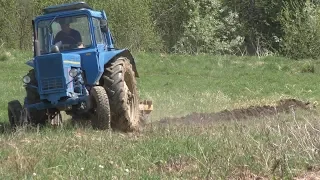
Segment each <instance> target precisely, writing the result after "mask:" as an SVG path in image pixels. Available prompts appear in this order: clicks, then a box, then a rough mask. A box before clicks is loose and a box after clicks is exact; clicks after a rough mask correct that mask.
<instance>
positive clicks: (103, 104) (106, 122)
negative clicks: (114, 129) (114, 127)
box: [90, 86, 111, 130]
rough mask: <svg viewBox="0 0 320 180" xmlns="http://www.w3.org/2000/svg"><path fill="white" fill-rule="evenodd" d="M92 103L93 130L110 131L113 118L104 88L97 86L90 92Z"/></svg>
mask: <svg viewBox="0 0 320 180" xmlns="http://www.w3.org/2000/svg"><path fill="white" fill-rule="evenodd" d="M90 92H91V93H90V94H91V98H90V99H91V103H92V109H93V112H92V117H91V125H92V128H93V129H98V130H105V129H109V127H110V122H111V116H110V105H109V99H108V95H107V93H106V90H105V89H104V88H103V87H102V86H95V87H93V88H92V89H91V90H90Z"/></svg>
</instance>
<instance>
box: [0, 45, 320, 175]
mask: <svg viewBox="0 0 320 180" xmlns="http://www.w3.org/2000/svg"><path fill="white" fill-rule="evenodd" d="M11 54H12V55H11V56H10V57H9V59H8V60H6V61H1V62H0V67H1V71H0V82H1V84H0V89H1V90H2V91H1V92H2V93H1V94H0V121H1V122H7V121H8V120H7V102H8V101H10V100H12V99H19V100H22V99H23V97H24V95H25V92H24V89H23V87H22V81H21V79H22V77H23V75H25V74H26V73H27V71H28V69H29V67H27V66H26V65H24V63H25V62H26V60H27V59H29V58H31V54H29V53H23V52H19V51H11ZM135 57H136V61H137V66H138V67H137V68H138V71H139V74H140V78H139V79H138V85H139V91H140V97H141V99H150V100H153V103H154V108H155V110H154V111H153V112H152V114H151V117H150V119H149V120H150V121H158V120H160V119H161V118H164V117H174V116H183V115H186V114H190V113H191V112H218V111H221V110H224V109H233V108H238V107H248V106H250V105H264V104H273V103H275V102H276V101H278V100H280V99H281V98H297V99H300V100H308V101H311V102H317V101H318V99H319V98H320V91H319V86H318V82H319V80H320V76H319V74H320V61H318V60H314V61H308V60H304V61H293V60H289V59H285V58H281V57H263V58H261V59H258V58H256V57H233V56H209V55H198V56H182V55H161V54H149V53H137V54H135ZM309 67H313V69H314V72H310V71H309V70H308V69H309ZM319 129H320V124H319V122H318V116H317V114H316V113H308V112H304V111H296V112H294V113H291V114H287V115H284V114H281V115H279V116H277V117H270V118H254V119H251V120H246V121H239V122H221V121H220V122H215V123H212V124H206V125H205V126H197V127H190V126H169V127H166V128H160V127H157V126H152V127H148V128H146V130H145V131H144V132H143V133H140V134H121V133H116V132H109V131H106V132H99V131H93V130H92V129H91V128H90V127H88V128H77V127H71V126H68V125H67V126H65V127H64V128H62V129H51V128H49V127H48V128H45V129H41V130H37V129H33V130H24V129H20V130H19V131H18V132H16V133H8V132H5V133H3V134H0V179H191V178H198V179H205V178H208V179H216V178H221V179H226V178H228V177H240V176H241V175H242V174H244V173H252V174H255V175H260V176H264V177H269V178H272V177H278V178H281V179H285V178H288V179H290V178H292V177H293V176H295V175H296V174H299V173H301V172H304V171H306V169H307V167H310V166H314V167H317V166H318V165H319V163H320V161H319V154H318V152H319V147H320V141H319V138H320V136H319Z"/></svg>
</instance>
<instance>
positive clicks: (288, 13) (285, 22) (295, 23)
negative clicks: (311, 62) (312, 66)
mask: <svg viewBox="0 0 320 180" xmlns="http://www.w3.org/2000/svg"><path fill="white" fill-rule="evenodd" d="M290 6H294V7H295V8H293V9H292V8H290ZM301 9H302V10H301ZM281 24H282V27H283V29H284V33H285V35H284V36H283V39H282V42H281V44H282V53H283V54H284V55H285V56H288V57H291V58H294V59H302V58H317V57H319V55H320V44H319V43H320V8H319V7H318V6H316V5H314V4H312V3H310V2H308V1H307V2H306V4H305V6H304V7H303V8H301V5H300V4H287V5H286V6H285V8H284V10H283V13H282V15H281Z"/></svg>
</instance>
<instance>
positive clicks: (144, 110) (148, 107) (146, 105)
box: [139, 100, 153, 122]
mask: <svg viewBox="0 0 320 180" xmlns="http://www.w3.org/2000/svg"><path fill="white" fill-rule="evenodd" d="M151 111H153V104H152V101H149V100H143V101H140V103H139V112H140V120H141V121H143V122H145V121H146V120H147V119H148V116H149V114H150V113H151Z"/></svg>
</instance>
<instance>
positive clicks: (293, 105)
mask: <svg viewBox="0 0 320 180" xmlns="http://www.w3.org/2000/svg"><path fill="white" fill-rule="evenodd" d="M313 108H315V107H314V105H312V104H311V103H309V102H302V101H299V100H296V99H283V100H280V101H279V102H277V105H276V106H269V105H265V106H250V107H248V108H240V109H233V110H223V111H220V112H217V113H192V114H190V115H187V116H184V117H180V118H164V119H161V120H160V121H159V122H157V123H159V124H160V125H161V124H162V125H165V124H179V123H180V124H196V123H206V122H212V121H230V120H245V119H248V118H257V117H268V116H274V115H277V114H279V113H289V112H291V111H292V110H296V109H304V110H311V109H313Z"/></svg>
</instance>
